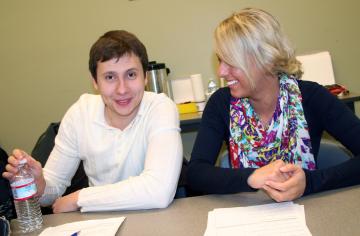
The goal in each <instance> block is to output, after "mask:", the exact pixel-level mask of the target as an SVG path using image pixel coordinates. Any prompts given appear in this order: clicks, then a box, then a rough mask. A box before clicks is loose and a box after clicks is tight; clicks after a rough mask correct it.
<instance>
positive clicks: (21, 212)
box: [10, 159, 43, 233]
mask: <svg viewBox="0 0 360 236" xmlns="http://www.w3.org/2000/svg"><path fill="white" fill-rule="evenodd" d="M10 185H11V190H12V193H13V196H14V203H15V209H16V214H17V221H18V223H19V229H20V230H21V232H22V233H28V232H32V231H34V230H37V229H40V228H41V226H42V222H43V219H42V214H41V209H40V204H39V201H38V200H39V199H38V197H35V194H36V192H37V189H36V184H35V181H34V176H33V175H32V174H31V172H30V169H29V167H28V165H27V161H26V159H22V160H20V165H19V171H18V173H17V174H16V175H15V176H14V177H13V179H12V180H11V182H10Z"/></svg>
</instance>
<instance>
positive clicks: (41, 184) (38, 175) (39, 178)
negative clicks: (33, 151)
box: [2, 149, 46, 197]
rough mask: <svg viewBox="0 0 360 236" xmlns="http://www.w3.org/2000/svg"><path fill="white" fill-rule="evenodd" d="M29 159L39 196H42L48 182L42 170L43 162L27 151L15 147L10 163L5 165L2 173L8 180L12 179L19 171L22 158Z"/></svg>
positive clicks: (9, 159) (28, 162)
mask: <svg viewBox="0 0 360 236" xmlns="http://www.w3.org/2000/svg"><path fill="white" fill-rule="evenodd" d="M24 158H25V159H26V160H27V164H28V166H29V168H30V170H31V173H32V174H33V176H34V180H35V184H36V187H37V194H36V195H37V196H39V197H40V196H41V195H42V194H43V193H44V189H45V186H46V182H45V179H44V175H43V172H42V167H41V163H40V162H38V161H36V160H35V159H34V158H32V157H31V156H30V155H28V154H27V153H26V152H24V151H22V150H19V149H15V150H14V151H13V152H12V155H11V156H9V158H8V164H7V165H6V166H5V170H6V171H5V172H3V173H2V176H3V177H4V178H6V179H8V180H11V179H12V178H13V177H14V176H15V174H16V173H17V172H18V171H19V163H20V160H22V159H24Z"/></svg>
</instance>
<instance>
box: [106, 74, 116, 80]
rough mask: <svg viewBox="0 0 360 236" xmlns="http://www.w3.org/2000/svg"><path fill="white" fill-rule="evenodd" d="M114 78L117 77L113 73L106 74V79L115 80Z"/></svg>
mask: <svg viewBox="0 0 360 236" xmlns="http://www.w3.org/2000/svg"><path fill="white" fill-rule="evenodd" d="M114 78H115V77H114V76H113V75H106V76H105V79H106V80H114Z"/></svg>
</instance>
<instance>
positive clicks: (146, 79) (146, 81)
mask: <svg viewBox="0 0 360 236" xmlns="http://www.w3.org/2000/svg"><path fill="white" fill-rule="evenodd" d="M147 83H148V78H147V73H145V86H146V85H147Z"/></svg>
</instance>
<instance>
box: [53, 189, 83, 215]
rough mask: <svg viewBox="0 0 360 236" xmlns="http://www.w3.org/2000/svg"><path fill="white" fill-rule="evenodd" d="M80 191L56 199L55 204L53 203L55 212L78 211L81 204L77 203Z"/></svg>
mask: <svg viewBox="0 0 360 236" xmlns="http://www.w3.org/2000/svg"><path fill="white" fill-rule="evenodd" d="M79 193H80V190H78V191H76V192H73V193H70V194H68V195H66V196H64V197H60V198H58V199H56V200H55V202H54V204H53V205H52V209H53V212H54V213H61V212H70V211H77V210H78V209H79V206H78V204H77V201H78V199H79Z"/></svg>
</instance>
